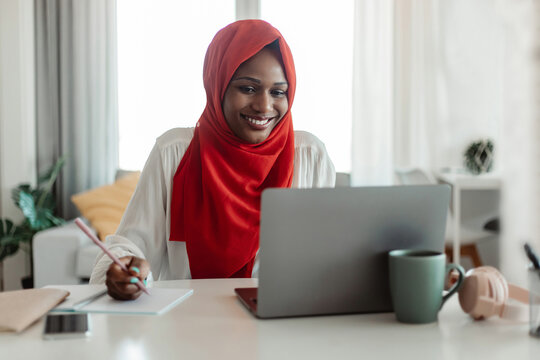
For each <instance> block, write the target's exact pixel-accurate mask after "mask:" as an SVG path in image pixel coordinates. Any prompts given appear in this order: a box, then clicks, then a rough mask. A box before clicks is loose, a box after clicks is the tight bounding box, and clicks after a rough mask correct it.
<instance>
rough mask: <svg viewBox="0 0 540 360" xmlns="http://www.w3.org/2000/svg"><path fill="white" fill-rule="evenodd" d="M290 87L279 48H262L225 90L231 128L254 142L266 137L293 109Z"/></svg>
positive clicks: (226, 118)
mask: <svg viewBox="0 0 540 360" xmlns="http://www.w3.org/2000/svg"><path fill="white" fill-rule="evenodd" d="M287 89H288V83H287V79H286V77H285V73H284V71H283V67H282V65H281V58H280V55H279V51H276V50H273V49H269V48H264V49H262V50H261V51H259V52H258V53H257V54H256V55H254V56H253V57H251V58H250V59H248V60H247V61H245V62H244V63H242V65H240V66H239V67H238V69H237V70H236V72H235V73H234V75H233V77H232V79H231V81H230V83H229V86H228V87H227V90H226V91H225V95H224V96H223V103H222V108H223V115H224V116H225V120H226V121H227V124H228V125H229V128H230V129H231V130H232V132H233V133H234V134H235V135H236V136H237V137H239V138H240V139H242V140H244V141H245V142H247V143H250V144H258V143H261V142H263V141H264V140H266V139H267V138H268V136H269V135H270V133H271V132H272V130H273V129H274V127H275V126H276V125H277V124H278V123H279V122H280V121H281V119H282V118H283V116H284V115H285V113H286V112H287V110H288V109H289V102H288V99H287Z"/></svg>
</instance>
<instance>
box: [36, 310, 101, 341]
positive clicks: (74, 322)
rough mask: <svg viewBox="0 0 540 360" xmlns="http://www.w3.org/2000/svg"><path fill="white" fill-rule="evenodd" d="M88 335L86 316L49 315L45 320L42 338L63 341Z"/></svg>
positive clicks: (88, 328) (88, 327) (88, 326)
mask: <svg viewBox="0 0 540 360" xmlns="http://www.w3.org/2000/svg"><path fill="white" fill-rule="evenodd" d="M88 335H90V321H89V318H88V314H86V313H84V314H79V313H77V314H49V315H47V317H46V318H45V328H44V329H43V338H44V339H47V340H50V339H65V338H78V337H85V336H88Z"/></svg>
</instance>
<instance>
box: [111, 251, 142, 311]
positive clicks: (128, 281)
mask: <svg viewBox="0 0 540 360" xmlns="http://www.w3.org/2000/svg"><path fill="white" fill-rule="evenodd" d="M119 260H120V262H122V263H123V264H124V265H125V266H126V267H127V268H128V269H129V271H128V272H125V271H124V270H122V268H121V267H120V266H119V265H117V264H115V263H113V264H111V266H109V269H108V270H107V280H106V282H105V284H106V285H107V290H108V293H109V295H110V296H111V297H113V298H114V299H117V300H134V299H136V298H138V297H139V296H140V295H141V293H142V291H141V290H140V289H139V287H138V286H137V285H136V283H137V282H138V281H139V279H141V280H143V279H144V278H142V277H141V276H143V275H144V276H145V277H146V276H148V273H149V269H150V266H149V265H148V262H147V261H146V260H144V259H140V258H136V257H134V256H125V257H122V258H120V259H119Z"/></svg>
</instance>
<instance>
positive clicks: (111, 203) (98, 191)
mask: <svg viewBox="0 0 540 360" xmlns="http://www.w3.org/2000/svg"><path fill="white" fill-rule="evenodd" d="M139 176H140V172H134V173H130V174H128V175H126V176H124V177H122V178H120V179H118V180H116V181H115V182H114V184H112V185H105V186H101V187H98V188H95V189H92V190H88V191H85V192H82V193H79V194H75V195H73V196H72V197H71V201H73V203H74V204H75V206H77V209H79V211H80V213H81V215H82V216H84V217H85V218H86V219H88V221H90V224H91V225H92V227H93V228H94V229H96V231H97V233H98V237H99V238H100V239H101V240H102V241H104V240H105V237H106V236H107V235H110V234H114V233H115V232H116V229H117V228H118V225H119V224H120V220H122V215H123V214H124V211H125V210H126V207H127V205H128V203H129V200H130V199H131V196H132V195H133V192H134V191H135V187H136V186H137V181H139Z"/></svg>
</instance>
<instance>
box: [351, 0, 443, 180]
mask: <svg viewBox="0 0 540 360" xmlns="http://www.w3.org/2000/svg"><path fill="white" fill-rule="evenodd" d="M437 5H438V2H437V1H412V0H402V1H393V0H382V1H378V0H377V1H376V0H363V1H357V2H356V9H355V41H354V46H355V49H354V88H353V99H354V104H353V154H352V156H353V165H352V182H353V184H356V185H375V184H379V185H385V184H391V183H392V182H393V171H394V168H395V167H404V166H412V165H414V166H420V167H423V168H431V167H433V166H434V160H433V155H434V154H435V152H434V149H435V148H436V145H437V144H438V142H439V141H440V136H439V135H440V134H438V132H439V128H438V123H437V120H438V119H440V118H441V115H440V114H439V113H440V111H441V107H442V108H443V109H444V91H442V90H443V89H441V86H440V84H441V82H440V80H441V79H440V77H441V72H440V71H438V70H439V54H440V49H439V47H438V44H439V39H438V37H439V33H438V23H437V21H438V17H437V13H438V7H437Z"/></svg>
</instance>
